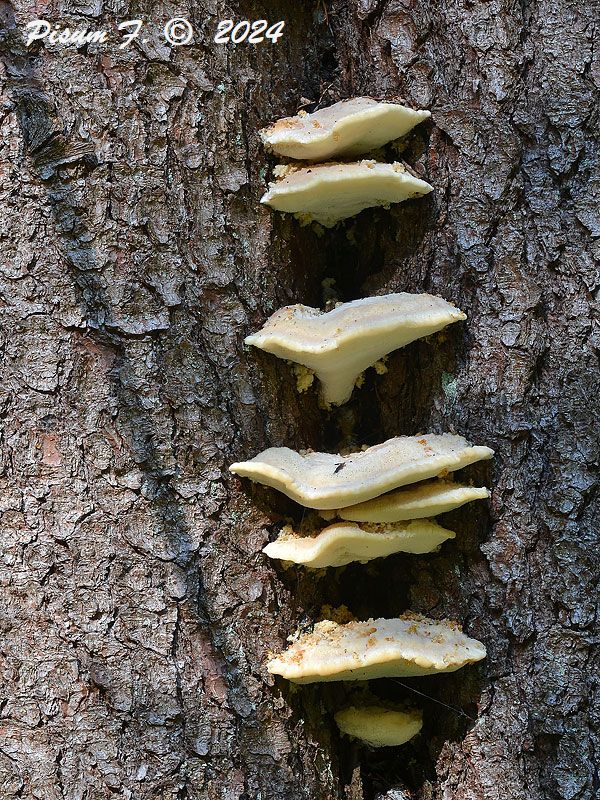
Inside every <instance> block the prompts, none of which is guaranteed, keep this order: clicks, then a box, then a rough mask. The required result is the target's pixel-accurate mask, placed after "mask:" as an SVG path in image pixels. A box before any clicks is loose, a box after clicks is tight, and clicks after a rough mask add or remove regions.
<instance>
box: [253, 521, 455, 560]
mask: <svg viewBox="0 0 600 800" xmlns="http://www.w3.org/2000/svg"><path fill="white" fill-rule="evenodd" d="M455 536H456V534H455V533H454V532H453V531H449V530H446V528H442V527H441V525H437V524H436V523H435V522H432V521H431V520H415V521H411V522H404V523H399V524H397V525H394V526H387V527H384V526H382V525H371V526H368V527H367V526H359V525H357V524H356V523H353V522H337V523H335V524H333V525H329V526H328V527H326V528H324V529H323V530H322V531H320V532H319V533H318V534H317V535H316V536H297V535H295V534H294V533H293V532H292V529H291V528H290V527H286V528H284V529H283V530H282V532H281V533H280V535H279V538H278V539H276V541H274V542H271V543H270V544H268V545H267V546H266V547H265V548H264V549H263V552H264V553H266V555H268V556H269V558H277V559H280V560H281V561H290V562H293V563H294V564H304V566H306V567H312V568H313V569H322V568H324V567H342V566H344V565H345V564H350V563H351V562H352V561H360V562H362V563H364V562H366V561H371V560H372V559H374V558H381V557H383V556H389V555H391V554H392V553H400V552H402V553H430V552H432V551H433V550H435V549H436V548H438V547H439V546H440V545H441V544H442V542H445V541H446V540H447V539H453V538H454V537H455Z"/></svg>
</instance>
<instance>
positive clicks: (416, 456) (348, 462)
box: [229, 433, 494, 510]
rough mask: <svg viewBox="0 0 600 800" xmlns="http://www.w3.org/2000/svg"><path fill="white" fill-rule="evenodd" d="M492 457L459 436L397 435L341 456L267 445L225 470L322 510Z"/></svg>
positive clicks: (484, 448) (348, 503)
mask: <svg viewBox="0 0 600 800" xmlns="http://www.w3.org/2000/svg"><path fill="white" fill-rule="evenodd" d="M493 454H494V451H493V450H492V449H491V448H489V447H483V446H476V445H471V444H470V443H469V442H468V441H467V440H466V439H464V438H463V437H462V436H455V435H454V434H450V433H444V434H441V435H440V434H434V433H430V434H424V435H422V436H397V437H396V438H394V439H388V441H387V442H383V443H382V444H378V445H374V446H373V447H369V448H368V449H367V450H361V451H359V452H356V453H351V454H350V455H346V456H341V455H335V454H332V453H314V452H307V453H297V452H296V451H295V450H290V449H289V448H288V447H271V448H269V449H268V450H265V451H264V452H262V453H259V454H258V455H257V456H255V457H254V458H252V459H250V460H249V461H241V462H237V463H235V464H232V465H231V467H230V468H229V469H230V471H231V472H234V473H235V474H237V475H240V476H242V477H246V478H250V479H251V480H253V481H257V482H258V483H262V484H264V485H266V486H272V487H273V488H275V489H278V490H279V491H280V492H283V493H284V494H286V495H287V496H288V497H291V498H292V500H295V501H296V502H298V503H300V504H301V505H304V506H307V507H308V508H316V509H319V510H321V509H336V508H344V507H346V506H350V505H355V504H356V503H362V502H363V501H365V500H371V499H372V498H373V497H378V496H379V495H381V494H383V493H384V492H389V491H391V490H392V489H397V488H398V487H399V486H405V485H406V484H409V483H416V482H417V481H422V480H425V479H427V478H433V477H435V476H438V475H440V474H441V473H442V472H444V473H446V472H449V471H453V470H458V469H461V468H462V467H466V466H467V465H468V464H472V463H473V462H475V461H480V460H481V459H487V458H491V457H492V456H493Z"/></svg>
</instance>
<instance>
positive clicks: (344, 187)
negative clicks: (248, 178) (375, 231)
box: [261, 160, 433, 228]
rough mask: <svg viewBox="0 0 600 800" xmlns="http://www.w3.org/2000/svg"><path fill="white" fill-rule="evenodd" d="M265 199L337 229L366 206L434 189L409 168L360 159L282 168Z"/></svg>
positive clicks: (305, 220)
mask: <svg viewBox="0 0 600 800" xmlns="http://www.w3.org/2000/svg"><path fill="white" fill-rule="evenodd" d="M282 173H284V174H283V175H282V177H280V178H279V179H278V180H276V181H275V182H274V183H270V184H269V190H268V191H267V192H266V194H264V195H263V197H262V198H261V203H265V204H266V205H268V206H271V208H274V209H275V210H276V211H286V212H288V213H290V214H296V215H297V216H298V217H299V219H300V220H301V221H302V222H307V223H308V222H312V221H315V222H319V223H320V224H321V225H323V226H325V227H326V228H331V227H332V226H333V225H335V224H336V222H339V221H340V220H342V219H346V218H347V217H353V216H354V215H355V214H358V213H359V212H360V211H362V210H363V209H365V208H372V207H374V206H389V205H390V204H391V203H401V202H402V201H403V200H408V199H410V198H412V197H422V196H423V195H425V194H428V193H429V192H431V191H432V190H433V187H432V186H430V185H429V184H428V183H427V182H426V181H423V180H421V179H420V178H417V177H415V176H414V175H413V174H412V173H411V172H409V171H408V170H407V168H406V167H405V166H404V164H400V163H398V162H394V163H393V164H381V163H378V162H376V161H367V160H365V161H360V162H356V163H351V164H337V163H329V164H315V165H312V166H310V167H304V168H301V169H284V170H279V174H282Z"/></svg>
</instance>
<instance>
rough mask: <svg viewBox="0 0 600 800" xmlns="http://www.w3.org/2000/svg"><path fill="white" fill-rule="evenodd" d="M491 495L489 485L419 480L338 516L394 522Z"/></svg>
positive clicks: (418, 517) (433, 514) (374, 521)
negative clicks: (422, 481)
mask: <svg viewBox="0 0 600 800" xmlns="http://www.w3.org/2000/svg"><path fill="white" fill-rule="evenodd" d="M489 496H490V491H489V489H486V488H485V487H477V486H465V485H464V484H461V483H452V482H451V481H440V480H435V481H431V482H429V483H417V484H415V485H414V486H409V487H407V488H405V489H399V490H398V491H396V492H390V493H389V494H384V495H381V496H380V497H376V498H374V499H373V500H367V502H366V503H359V504H358V505H355V506H349V507H348V508H340V509H338V511H337V516H338V517H340V519H346V520H352V521H354V522H373V523H391V522H398V521H399V520H406V519H421V518H422V517H435V516H437V515H438V514H445V513H446V512H447V511H452V509H454V508H459V507H460V506H463V505H464V504H465V503H470V502H472V501H473V500H483V499H486V498H488V497H489Z"/></svg>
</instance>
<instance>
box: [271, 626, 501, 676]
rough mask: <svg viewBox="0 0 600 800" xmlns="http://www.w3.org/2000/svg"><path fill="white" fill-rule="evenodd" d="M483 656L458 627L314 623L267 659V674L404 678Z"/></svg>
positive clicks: (453, 667) (448, 668) (454, 666)
mask: <svg viewBox="0 0 600 800" xmlns="http://www.w3.org/2000/svg"><path fill="white" fill-rule="evenodd" d="M485 655H486V652H485V647H484V645H483V644H482V643H481V642H479V641H477V640H476V639H471V638H469V637H468V636H465V634H464V633H462V631H461V629H460V627H459V625H458V624H457V623H455V622H451V621H449V620H442V621H436V620H432V619H427V617H422V616H420V615H418V614H406V615H404V616H402V617H400V618H399V619H369V620H367V621H366V622H348V623H347V624H345V625H338V624H337V623H336V622H331V621H329V620H325V621H323V622H319V623H317V624H316V625H315V628H314V630H313V632H312V633H308V634H303V635H301V636H299V637H298V638H297V639H296V640H295V641H293V642H292V643H291V644H290V646H289V647H288V648H287V650H285V652H283V653H281V654H280V655H277V656H274V657H273V658H271V659H270V660H269V662H268V663H267V669H268V671H269V672H271V673H272V674H274V675H281V676H283V677H284V678H287V679H288V680H290V681H292V682H294V683H315V682H317V681H353V680H370V679H373V678H388V677H389V678H401V677H402V678H406V677H411V676H415V675H432V674H434V673H437V672H454V671H455V670H457V669H460V668H461V667H464V666H465V665H466V664H471V663H473V662H475V661H480V660H481V659H482V658H485Z"/></svg>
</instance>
